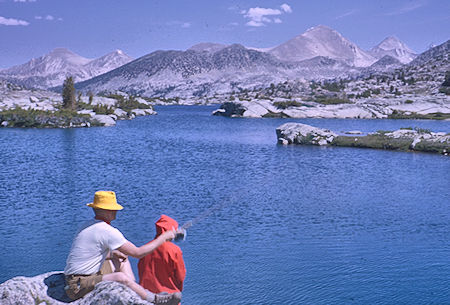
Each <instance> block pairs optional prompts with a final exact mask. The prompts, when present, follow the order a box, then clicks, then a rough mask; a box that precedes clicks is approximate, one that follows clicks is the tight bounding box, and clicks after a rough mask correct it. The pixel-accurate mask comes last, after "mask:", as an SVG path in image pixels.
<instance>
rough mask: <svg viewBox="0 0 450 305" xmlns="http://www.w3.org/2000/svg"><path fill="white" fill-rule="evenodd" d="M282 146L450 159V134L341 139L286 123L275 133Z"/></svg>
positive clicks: (345, 136) (385, 134) (382, 133)
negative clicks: (357, 149) (394, 152)
mask: <svg viewBox="0 0 450 305" xmlns="http://www.w3.org/2000/svg"><path fill="white" fill-rule="evenodd" d="M276 133H277V139H278V143H279V144H284V145H288V144H304V145H320V146H324V145H326V146H342V147H360V148H376V149H387V150H401V151H422V152H432V153H439V154H443V155H450V134H448V133H447V134H446V133H444V132H431V131H429V130H423V129H409V128H408V129H400V130H396V131H392V132H386V131H379V132H375V133H369V134H360V132H358V133H356V134H355V133H354V132H353V134H349V133H344V134H342V135H340V134H337V133H335V132H332V131H330V130H326V129H321V128H317V127H313V126H309V125H305V124H300V123H286V124H283V125H281V126H280V127H278V128H277V129H276Z"/></svg>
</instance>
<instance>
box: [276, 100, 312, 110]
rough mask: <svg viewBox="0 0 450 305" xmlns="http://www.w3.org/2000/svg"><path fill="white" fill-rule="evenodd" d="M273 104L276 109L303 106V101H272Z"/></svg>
mask: <svg viewBox="0 0 450 305" xmlns="http://www.w3.org/2000/svg"><path fill="white" fill-rule="evenodd" d="M273 105H274V106H275V107H277V108H278V109H286V108H289V107H300V106H305V105H304V104H303V103H300V102H297V101H285V102H274V103H273Z"/></svg>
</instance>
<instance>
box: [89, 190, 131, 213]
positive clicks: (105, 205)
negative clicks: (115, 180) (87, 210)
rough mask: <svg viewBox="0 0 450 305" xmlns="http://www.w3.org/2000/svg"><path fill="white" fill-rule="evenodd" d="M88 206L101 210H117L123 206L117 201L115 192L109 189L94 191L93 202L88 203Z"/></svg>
mask: <svg viewBox="0 0 450 305" xmlns="http://www.w3.org/2000/svg"><path fill="white" fill-rule="evenodd" d="M87 206H88V207H91V208H94V209H102V210H112V211H118V210H122V209H123V206H121V205H120V204H118V203H117V199H116V193H114V192H111V191H98V192H95V196H94V202H91V203H88V204H87Z"/></svg>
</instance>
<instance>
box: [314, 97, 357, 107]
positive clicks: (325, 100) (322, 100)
mask: <svg viewBox="0 0 450 305" xmlns="http://www.w3.org/2000/svg"><path fill="white" fill-rule="evenodd" d="M315 102H316V103H319V104H323V105H337V104H351V103H352V102H351V101H350V100H349V99H347V98H339V97H328V96H320V97H316V99H315Z"/></svg>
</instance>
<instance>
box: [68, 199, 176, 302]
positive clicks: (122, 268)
mask: <svg viewBox="0 0 450 305" xmlns="http://www.w3.org/2000/svg"><path fill="white" fill-rule="evenodd" d="M87 205H88V206H90V207H92V208H93V209H94V213H95V219H92V220H89V221H87V222H85V223H84V224H83V225H82V227H81V228H80V229H79V231H78V233H77V235H76V237H75V239H74V241H73V243H72V248H71V249H70V253H69V256H68V258H67V262H66V268H65V269H64V274H65V278H66V288H65V289H66V293H67V295H68V296H69V298H71V299H73V300H76V299H79V298H82V297H83V296H84V295H86V294H87V293H88V292H90V291H92V290H93V289H94V286H95V285H96V284H97V283H99V282H101V281H115V282H119V283H122V284H124V285H126V286H128V287H129V288H131V289H132V290H133V291H135V292H136V293H137V294H138V295H139V296H140V297H141V298H142V299H144V300H147V301H149V302H151V303H154V304H178V303H179V301H180V300H181V293H172V294H168V293H165V294H154V293H153V292H150V291H148V290H146V289H145V288H143V287H142V286H140V285H139V284H138V283H136V280H135V277H134V274H133V271H132V269H131V265H130V262H129V260H128V259H127V256H128V255H129V256H132V257H136V258H142V257H144V256H146V255H147V254H149V253H151V252H152V251H154V250H155V249H156V248H158V247H159V246H160V245H162V244H164V243H165V242H166V241H170V240H172V239H173V238H174V237H175V235H176V231H175V230H168V231H166V232H164V233H163V234H161V235H160V236H159V237H158V238H156V239H154V240H153V241H152V242H150V243H148V244H146V245H143V246H141V247H136V246H135V245H134V244H133V243H131V242H130V241H128V240H126V239H125V237H124V236H123V235H122V233H121V232H120V231H119V230H118V229H116V228H114V227H113V226H111V225H110V222H111V221H112V220H114V219H116V213H117V211H118V210H121V209H123V207H122V206H121V205H120V204H118V203H117V200H116V194H115V193H114V192H110V191H99V192H96V193H95V196H94V202H92V203H89V204H87Z"/></svg>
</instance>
